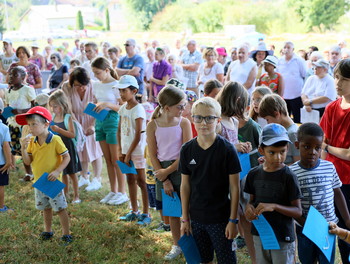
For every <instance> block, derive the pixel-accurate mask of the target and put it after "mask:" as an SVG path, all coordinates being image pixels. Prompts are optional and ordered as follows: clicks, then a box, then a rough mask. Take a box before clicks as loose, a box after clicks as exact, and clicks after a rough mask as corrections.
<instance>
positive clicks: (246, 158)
mask: <svg viewBox="0 0 350 264" xmlns="http://www.w3.org/2000/svg"><path fill="white" fill-rule="evenodd" d="M238 158H239V161H240V163H241V169H242V171H241V172H240V174H239V178H240V179H243V178H244V177H245V176H246V175H247V174H248V172H249V171H250V169H251V168H252V166H251V165H250V154H249V153H241V152H238Z"/></svg>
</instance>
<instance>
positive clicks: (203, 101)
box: [191, 97, 221, 117]
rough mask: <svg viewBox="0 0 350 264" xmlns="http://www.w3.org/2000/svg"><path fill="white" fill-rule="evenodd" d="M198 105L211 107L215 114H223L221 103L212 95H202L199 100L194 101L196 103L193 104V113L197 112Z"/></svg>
mask: <svg viewBox="0 0 350 264" xmlns="http://www.w3.org/2000/svg"><path fill="white" fill-rule="evenodd" d="M198 105H202V106H205V107H209V108H211V109H213V110H214V111H215V114H216V116H217V117H220V116H221V105H220V104H219V102H218V101H216V100H215V99H213V98H211V97H202V98H200V99H199V100H197V101H196V102H194V104H193V105H192V110H191V113H192V115H194V114H196V109H197V107H198Z"/></svg>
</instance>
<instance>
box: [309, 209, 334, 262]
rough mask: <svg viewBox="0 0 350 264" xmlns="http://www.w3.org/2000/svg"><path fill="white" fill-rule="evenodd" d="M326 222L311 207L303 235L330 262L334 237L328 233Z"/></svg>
mask: <svg viewBox="0 0 350 264" xmlns="http://www.w3.org/2000/svg"><path fill="white" fill-rule="evenodd" d="M328 230H329V227H328V222H327V220H326V219H325V218H324V217H323V215H322V214H321V213H320V212H319V211H317V210H316V209H315V207H313V206H311V207H310V209H309V213H308V214H307V218H306V222H305V225H304V229H303V234H304V235H305V236H306V237H308V238H309V239H310V240H311V241H312V242H314V243H315V245H316V246H317V247H318V248H319V249H320V250H321V251H322V253H323V254H324V255H325V257H326V258H327V259H328V261H330V259H331V256H332V251H333V247H334V242H335V235H334V234H330V233H329V232H328Z"/></svg>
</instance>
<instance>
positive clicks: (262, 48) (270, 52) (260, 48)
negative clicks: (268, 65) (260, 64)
mask: <svg viewBox="0 0 350 264" xmlns="http://www.w3.org/2000/svg"><path fill="white" fill-rule="evenodd" d="M258 51H266V52H267V55H273V53H274V52H273V50H268V49H267V48H266V44H265V42H263V41H261V42H259V44H258V47H257V48H256V49H255V50H253V51H252V52H251V53H250V57H251V58H252V57H253V56H255V55H256V53H258Z"/></svg>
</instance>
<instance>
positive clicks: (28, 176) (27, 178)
mask: <svg viewBox="0 0 350 264" xmlns="http://www.w3.org/2000/svg"><path fill="white" fill-rule="evenodd" d="M33 179H34V176H33V175H32V174H28V173H26V175H25V176H24V177H23V181H31V180H33Z"/></svg>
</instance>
